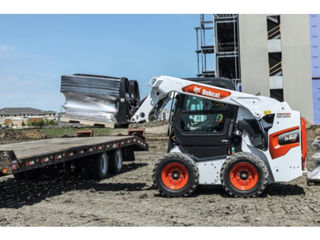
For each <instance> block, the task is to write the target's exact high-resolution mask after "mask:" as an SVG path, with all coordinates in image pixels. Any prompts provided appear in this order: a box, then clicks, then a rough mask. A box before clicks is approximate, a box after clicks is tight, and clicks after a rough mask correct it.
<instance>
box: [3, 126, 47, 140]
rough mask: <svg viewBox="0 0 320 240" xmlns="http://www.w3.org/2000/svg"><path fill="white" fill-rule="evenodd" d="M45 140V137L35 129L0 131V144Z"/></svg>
mask: <svg viewBox="0 0 320 240" xmlns="http://www.w3.org/2000/svg"><path fill="white" fill-rule="evenodd" d="M45 138H47V136H46V135H45V134H44V133H43V132H41V131H39V130H37V129H26V130H12V129H0V143H8V142H19V141H23V140H38V139H45Z"/></svg>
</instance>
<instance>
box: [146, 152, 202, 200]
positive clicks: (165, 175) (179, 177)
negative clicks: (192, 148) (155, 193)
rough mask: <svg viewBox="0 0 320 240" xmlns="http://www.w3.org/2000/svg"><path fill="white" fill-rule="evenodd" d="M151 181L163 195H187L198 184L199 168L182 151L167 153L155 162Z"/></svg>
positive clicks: (190, 193)
mask: <svg viewBox="0 0 320 240" xmlns="http://www.w3.org/2000/svg"><path fill="white" fill-rule="evenodd" d="M152 177H153V183H154V186H155V187H157V188H158V190H159V191H160V194H161V195H163V196H165V197H181V196H184V197H188V196H190V195H192V193H193V192H194V191H195V189H196V188H197V186H198V182H199V170H198V167H197V166H196V164H195V162H194V161H193V160H192V159H191V158H190V157H189V156H188V155H186V154H183V153H168V154H167V155H165V156H163V157H162V158H161V159H159V161H158V162H157V163H156V164H155V166H154V169H153V176H152Z"/></svg>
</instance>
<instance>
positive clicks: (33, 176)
mask: <svg viewBox="0 0 320 240" xmlns="http://www.w3.org/2000/svg"><path fill="white" fill-rule="evenodd" d="M42 172H43V170H42V169H32V170H29V171H25V172H24V178H25V179H28V180H40V179H41V177H42Z"/></svg>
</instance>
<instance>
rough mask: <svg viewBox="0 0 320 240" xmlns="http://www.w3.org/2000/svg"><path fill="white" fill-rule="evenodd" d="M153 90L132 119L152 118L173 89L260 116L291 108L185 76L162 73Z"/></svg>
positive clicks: (274, 101) (156, 79)
mask: <svg viewBox="0 0 320 240" xmlns="http://www.w3.org/2000/svg"><path fill="white" fill-rule="evenodd" d="M150 85H151V87H152V90H151V92H150V93H149V95H148V96H147V97H146V99H145V100H144V102H143V103H142V105H141V106H140V107H139V108H138V110H137V111H136V112H135V114H134V115H133V117H132V118H131V121H132V122H149V121H150V119H151V118H152V117H151V115H152V114H154V113H157V112H159V111H160V110H162V108H163V107H164V106H165V104H166V103H167V102H168V101H169V100H170V98H171V97H172V96H173V93H178V94H186V95H191V96H197V97H202V98H206V99H210V100H213V101H217V102H221V103H226V104H231V105H236V106H239V107H243V108H245V109H247V110H248V111H249V112H250V113H251V114H252V115H253V117H254V118H256V119H257V120H259V119H261V118H263V117H264V116H265V115H267V114H270V113H278V112H291V111H292V110H291V108H290V107H289V105H288V104H287V103H286V102H279V101H277V100H276V99H273V98H269V97H264V96H255V95H251V94H247V93H242V92H237V91H232V90H229V89H224V88H219V87H215V86H211V85H208V84H202V83H199V82H194V81H189V80H185V79H180V78H175V77H169V76H160V77H155V78H152V79H151V80H150Z"/></svg>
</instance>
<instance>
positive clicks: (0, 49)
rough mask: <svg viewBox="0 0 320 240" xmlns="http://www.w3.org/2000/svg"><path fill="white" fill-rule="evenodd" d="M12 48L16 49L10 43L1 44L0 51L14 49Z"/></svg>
mask: <svg viewBox="0 0 320 240" xmlns="http://www.w3.org/2000/svg"><path fill="white" fill-rule="evenodd" d="M12 50H14V48H13V47H10V46H8V45H1V44H0V53H6V52H8V51H12Z"/></svg>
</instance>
